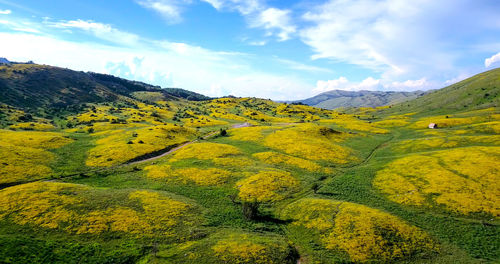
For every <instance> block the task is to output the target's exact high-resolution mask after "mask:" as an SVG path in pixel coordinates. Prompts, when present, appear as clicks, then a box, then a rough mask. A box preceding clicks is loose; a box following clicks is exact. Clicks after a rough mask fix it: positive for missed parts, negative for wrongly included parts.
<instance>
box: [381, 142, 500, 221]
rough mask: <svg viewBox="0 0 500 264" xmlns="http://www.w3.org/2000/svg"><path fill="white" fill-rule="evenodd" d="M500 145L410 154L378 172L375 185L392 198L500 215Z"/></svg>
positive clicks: (415, 203)
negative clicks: (499, 183) (499, 165)
mask: <svg viewBox="0 0 500 264" xmlns="http://www.w3.org/2000/svg"><path fill="white" fill-rule="evenodd" d="M498 164H500V147H467V148H456V149H451V150H444V151H438V152H434V153H431V154H427V155H416V154H413V155H410V156H407V157H404V158H400V159H397V160H395V161H393V162H391V163H389V164H388V165H387V166H386V167H385V168H384V169H382V170H380V171H378V172H377V175H376V177H375V179H374V181H373V185H374V186H375V187H376V188H378V189H379V190H380V191H381V192H382V193H384V194H386V195H387V196H388V198H389V199H390V200H392V201H395V202H398V203H401V204H408V205H417V206H418V205H420V206H429V207H432V206H433V204H439V205H443V206H445V207H446V208H447V209H448V210H451V211H455V212H458V213H462V214H470V213H480V212H484V213H489V214H492V215H494V216H496V217H499V216H500V208H499V206H498V205H499V204H500V196H499V195H498V194H499V193H500V185H498V182H500V169H499V167H498Z"/></svg>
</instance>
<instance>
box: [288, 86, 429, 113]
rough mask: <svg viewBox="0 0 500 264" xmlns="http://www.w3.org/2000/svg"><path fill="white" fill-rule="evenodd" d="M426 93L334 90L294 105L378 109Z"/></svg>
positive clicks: (299, 101)
mask: <svg viewBox="0 0 500 264" xmlns="http://www.w3.org/2000/svg"><path fill="white" fill-rule="evenodd" d="M426 93H429V91H426V92H423V91H415V92H383V91H344V90H332V91H328V92H324V93H321V94H318V95H316V96H314V97H311V98H308V99H304V100H298V101H294V102H293V103H302V104H306V105H310V106H315V107H320V108H324V109H336V108H351V107H377V106H383V105H390V104H397V103H402V102H405V101H408V100H412V99H415V98H418V97H420V96H423V95H425V94H426Z"/></svg>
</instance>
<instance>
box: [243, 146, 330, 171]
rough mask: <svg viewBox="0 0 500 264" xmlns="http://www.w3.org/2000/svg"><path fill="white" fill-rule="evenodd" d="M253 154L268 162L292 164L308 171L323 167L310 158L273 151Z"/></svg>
mask: <svg viewBox="0 0 500 264" xmlns="http://www.w3.org/2000/svg"><path fill="white" fill-rule="evenodd" d="M252 156H254V157H256V158H257V159H259V160H261V161H262V162H264V163H266V164H271V165H283V164H284V165H291V166H294V167H298V168H301V169H303V170H307V171H320V170H321V168H322V167H321V166H320V165H318V164H317V163H315V162H312V161H310V160H306V159H301V158H297V157H293V156H289V155H285V154H281V153H277V152H272V151H269V152H260V153H255V154H253V155H252Z"/></svg>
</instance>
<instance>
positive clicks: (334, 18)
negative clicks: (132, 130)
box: [0, 0, 500, 100]
mask: <svg viewBox="0 0 500 264" xmlns="http://www.w3.org/2000/svg"><path fill="white" fill-rule="evenodd" d="M499 14H500V1H497V0H481V1H477V0H476V1H474V0H470V1H469V0H440V1H435V0H433V1H430V0H309V1H292V0H289V1H278V0H268V1H265V0H107V1H100V0H86V1H84V0H46V1H40V0H16V1H13V0H0V57H7V58H8V59H10V60H14V61H27V60H33V61H35V62H37V63H41V64H49V65H55V66H61V67H67V68H71V69H75V70H83V71H95V72H102V73H109V74H113V75H117V76H120V77H124V78H127V79H134V80H140V81H144V82H147V83H151V84H156V85H161V86H163V87H181V88H185V89H189V90H192V91H196V92H200V93H203V94H206V95H210V96H223V95H229V94H231V95H236V96H256V97H262V98H271V99H276V100H284V99H300V98H306V97H310V96H312V95H315V94H318V93H320V92H324V91H328V90H333V89H343V90H405V91H412V90H419V89H421V90H426V89H433V88H441V87H444V86H446V85H449V84H452V83H454V82H456V81H459V80H462V79H464V78H467V77H469V76H471V75H473V74H476V73H479V72H482V71H485V70H488V69H492V68H496V67H500V15H499Z"/></svg>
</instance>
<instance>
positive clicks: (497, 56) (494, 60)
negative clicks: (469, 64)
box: [484, 52, 500, 68]
mask: <svg viewBox="0 0 500 264" xmlns="http://www.w3.org/2000/svg"><path fill="white" fill-rule="evenodd" d="M497 62H500V52H499V53H497V54H495V55H493V56H491V57H489V58H487V59H485V60H484V67H486V68H489V67H490V66H491V65H493V64H495V63H497Z"/></svg>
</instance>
